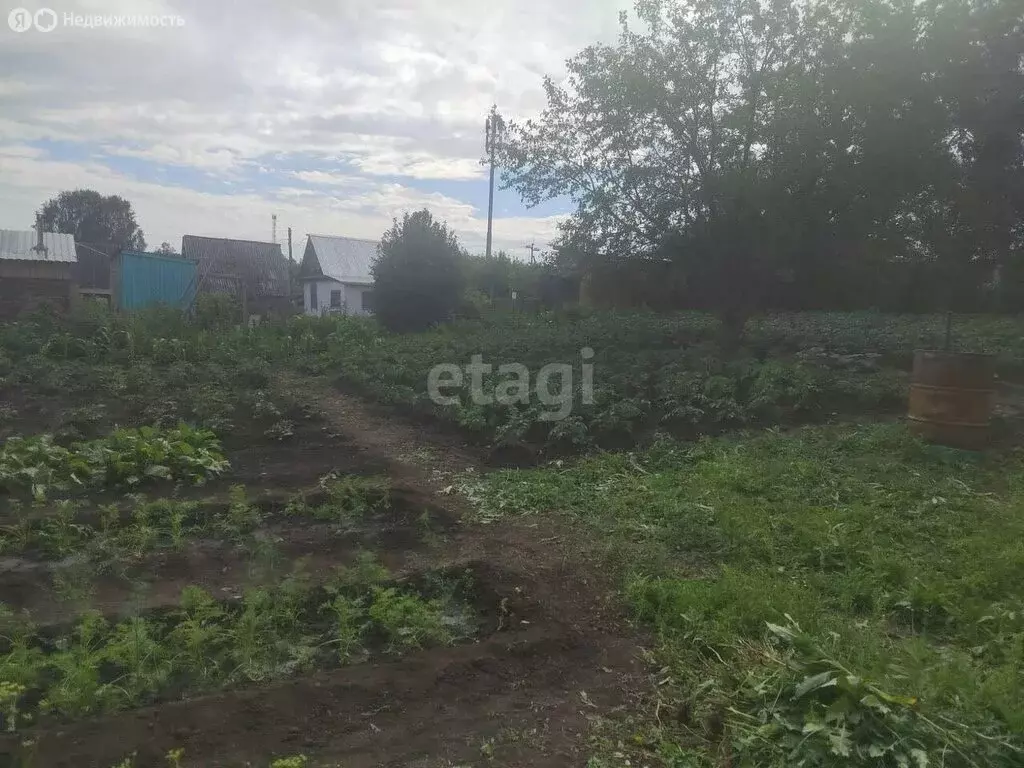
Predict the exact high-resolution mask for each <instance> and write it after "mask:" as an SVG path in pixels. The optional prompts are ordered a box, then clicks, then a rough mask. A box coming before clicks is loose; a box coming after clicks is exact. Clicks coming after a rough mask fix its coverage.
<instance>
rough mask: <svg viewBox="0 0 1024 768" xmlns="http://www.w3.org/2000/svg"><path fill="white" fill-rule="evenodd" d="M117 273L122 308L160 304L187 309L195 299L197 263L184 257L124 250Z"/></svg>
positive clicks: (119, 301) (118, 293) (119, 302)
mask: <svg viewBox="0 0 1024 768" xmlns="http://www.w3.org/2000/svg"><path fill="white" fill-rule="evenodd" d="M117 274H118V277H119V279H118V291H117V296H118V305H119V306H120V307H121V308H122V309H142V308H144V307H151V306H155V305H159V304H162V305H164V306H167V307H176V308H179V309H187V308H188V307H190V306H191V305H192V301H193V299H194V298H195V291H196V282H197V281H196V263H195V262H194V261H189V260H188V259H183V258H181V257H180V256H168V255H166V254H161V253H142V252H139V251H124V252H123V253H122V254H121V259H120V267H119V269H118V270H117Z"/></svg>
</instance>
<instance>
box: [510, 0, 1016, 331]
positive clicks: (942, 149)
mask: <svg viewBox="0 0 1024 768" xmlns="http://www.w3.org/2000/svg"><path fill="white" fill-rule="evenodd" d="M635 11H636V20H635V21H634V22H633V23H630V22H629V20H628V19H627V15H625V14H623V16H622V17H621V34H620V36H619V39H618V40H617V41H616V42H615V43H613V44H595V45H591V46H588V47H587V48H585V49H584V50H583V51H581V52H580V53H579V54H577V55H576V56H574V57H572V58H571V59H569V60H568V62H567V63H566V69H567V77H565V78H564V79H563V80H560V81H556V80H554V79H552V78H550V77H548V78H545V80H544V90H545V95H546V97H547V108H546V109H545V110H544V111H543V112H542V113H541V115H540V116H539V117H538V118H535V119H531V120H529V121H527V122H525V123H522V124H514V123H513V124H510V125H509V131H508V138H507V141H505V142H503V143H502V145H501V151H500V154H501V157H500V161H499V162H500V165H501V167H502V168H503V172H504V181H505V182H506V184H508V185H510V186H512V187H513V188H515V189H516V190H517V191H518V192H519V193H520V194H521V195H523V197H524V199H525V200H526V201H527V203H531V204H536V203H539V202H541V201H543V200H547V199H551V198H564V197H566V196H568V197H571V198H572V199H573V201H574V202H575V203H576V204H577V209H576V211H575V212H574V215H573V217H572V218H571V219H569V220H568V221H567V222H565V223H564V224H563V226H562V238H561V240H560V242H559V243H558V246H559V247H558V250H559V260H560V261H561V262H563V263H565V265H566V267H567V268H568V269H570V270H573V271H575V272H576V273H577V274H579V273H581V272H584V273H586V272H591V271H592V270H594V269H595V268H596V269H598V270H600V269H601V268H602V267H603V266H604V265H603V263H602V262H603V261H604V260H605V258H606V257H607V260H609V261H611V262H613V263H615V262H621V261H625V260H633V261H635V262H642V263H643V262H646V263H647V264H650V263H654V264H656V265H659V264H663V263H665V262H671V263H672V268H671V269H670V272H671V273H672V279H671V282H673V283H675V284H676V285H677V286H678V287H679V290H678V291H676V292H675V295H674V296H673V297H672V298H673V300H674V301H673V306H677V307H678V306H691V307H693V306H698V307H704V308H708V309H713V310H715V311H718V312H720V313H722V314H723V319H726V320H727V324H728V325H729V326H730V329H731V330H736V326H737V325H738V324H739V322H740V321H742V319H744V317H745V316H746V313H747V312H749V311H751V310H752V309H754V308H758V307H763V306H776V307H779V306H787V307H803V308H817V307H866V306H871V305H874V306H879V305H881V306H885V307H887V308H893V309H896V308H899V309H902V310H921V309H925V308H928V309H931V310H941V309H944V308H947V307H953V308H964V307H969V306H974V307H981V306H985V307H988V308H995V307H996V306H998V305H1000V304H1001V305H1003V306H1013V307H1015V308H1017V309H1019V308H1020V300H1021V292H1020V289H1019V285H1020V282H1019V280H1017V279H1009V280H1008V279H1006V278H1007V275H1008V274H1011V273H1012V274H1013V275H1015V276H1019V275H1020V273H1021V269H1022V268H1021V259H1020V252H1021V248H1022V245H1024V240H1022V236H1021V228H1020V222H1021V220H1022V217H1024V197H1022V196H1021V195H1019V194H1008V193H1006V192H1004V191H1003V190H1007V189H1013V188H1016V187H1019V185H1020V182H1021V179H1022V174H1024V145H1022V143H1021V141H1020V131H1021V124H1020V120H1019V116H1016V117H1010V115H1017V114H1018V113H1017V112H1015V110H1016V109H1017V108H1018V105H1019V104H1020V101H1021V98H1022V95H1024V73H1022V71H1021V69H1020V66H1019V65H1020V50H1021V47H1022V35H1024V29H1022V25H1021V22H1020V9H1019V3H1018V2H1016V0H991V1H986V2H977V1H964V2H942V3H904V2H894V1H893V0H861V1H860V2H856V3H848V2H820V3H805V2H799V1H798V0H781V1H779V2H772V3H751V2H746V0H718V1H717V2H704V1H703V0H644V1H643V2H639V3H637V4H636V6H635ZM967 83H971V85H970V86H968V85H967ZM981 201H989V202H988V203H982V202H981ZM837 243H842V244H843V245H842V247H837V245H836V244H837ZM596 254H601V256H597V255H596ZM647 264H644V266H647ZM994 264H998V265H1000V267H1001V269H1002V279H998V278H997V277H996V275H998V274H999V272H998V271H994V270H993V269H992V266H993V265H994Z"/></svg>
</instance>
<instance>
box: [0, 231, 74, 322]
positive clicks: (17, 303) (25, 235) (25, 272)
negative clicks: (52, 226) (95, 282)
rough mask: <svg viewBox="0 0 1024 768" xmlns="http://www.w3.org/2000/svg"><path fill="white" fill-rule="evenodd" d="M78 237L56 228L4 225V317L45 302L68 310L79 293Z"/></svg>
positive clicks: (0, 245) (0, 307)
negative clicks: (76, 276)
mask: <svg viewBox="0 0 1024 768" xmlns="http://www.w3.org/2000/svg"><path fill="white" fill-rule="evenodd" d="M75 262H76V256H75V238H74V236H72V235H65V234H58V233H56V232H42V233H39V232H37V231H32V230H30V229H26V230H14V229H0V318H3V319H9V318H13V317H16V316H17V315H18V314H20V313H21V312H25V311H30V310H32V309H35V308H36V307H38V306H40V305H42V304H50V305H54V306H56V307H58V308H60V309H62V310H65V311H66V310H67V309H69V308H70V306H71V302H72V300H73V299H74V295H75V282H74V275H73V273H72V269H73V267H74V265H75Z"/></svg>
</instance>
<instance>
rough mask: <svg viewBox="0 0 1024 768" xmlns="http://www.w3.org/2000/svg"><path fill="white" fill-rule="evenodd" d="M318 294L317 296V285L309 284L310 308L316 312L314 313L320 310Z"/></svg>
mask: <svg viewBox="0 0 1024 768" xmlns="http://www.w3.org/2000/svg"><path fill="white" fill-rule="evenodd" d="M316 294H317V284H316V283H310V284H309V308H310V309H312V310H314V311H316V310H317V309H318V307H317V295H316Z"/></svg>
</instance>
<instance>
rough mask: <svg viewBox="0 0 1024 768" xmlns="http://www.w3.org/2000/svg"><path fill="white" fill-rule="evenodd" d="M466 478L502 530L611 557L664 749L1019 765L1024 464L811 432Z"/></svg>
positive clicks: (773, 761)
mask: <svg viewBox="0 0 1024 768" xmlns="http://www.w3.org/2000/svg"><path fill="white" fill-rule="evenodd" d="M465 486H466V490H467V491H468V492H469V493H470V495H471V496H472V497H473V498H474V499H475V500H476V502H477V504H478V505H479V507H480V509H481V511H482V514H483V515H485V516H487V517H492V518H493V517H495V516H500V515H503V514H530V513H534V514H539V513H548V512H554V511H562V512H566V513H569V514H571V515H573V516H575V517H577V518H579V519H580V520H582V521H584V522H586V523H587V524H589V525H591V526H592V527H593V528H594V530H595V531H596V533H597V534H598V537H599V539H600V540H602V541H604V542H605V543H606V544H607V548H608V556H609V562H611V563H612V564H613V565H614V566H616V567H617V569H618V570H619V572H620V573H621V575H622V579H623V581H622V584H623V589H624V592H625V594H626V595H627V596H628V600H629V602H630V604H631V605H632V607H633V610H634V611H635V615H636V616H637V618H638V619H639V620H641V621H643V622H645V623H647V624H648V625H649V626H651V627H653V628H654V629H655V631H656V634H657V637H658V641H659V659H660V661H661V663H662V664H663V665H664V667H665V669H664V675H663V677H664V681H665V684H664V685H663V686H662V688H661V689H660V690H661V691H662V694H663V695H664V697H665V699H664V702H663V704H664V705H665V706H666V707H668V708H669V709H670V710H671V711H674V712H675V714H676V717H675V718H673V720H672V722H673V725H671V726H665V725H664V723H665V719H666V718H665V715H664V713H660V714H659V717H658V719H657V720H656V721H654V722H653V723H646V724H642V725H640V726H638V727H637V731H636V733H635V734H634V736H635V738H636V740H638V743H642V744H644V745H646V746H647V750H646V751H647V752H648V753H649V754H648V755H647V756H648V757H650V756H651V755H654V756H657V757H658V758H659V759H660V760H661V761H662V762H663V764H666V765H691V764H692V765H702V764H704V763H707V764H709V765H711V764H716V761H720V760H721V757H722V754H723V752H722V750H726V751H728V752H730V753H731V754H733V755H734V757H735V760H736V764H740V765H759V766H760V765H779V766H782V765H797V764H805V765H860V764H863V765H876V764H891V765H902V764H904V761H906V764H908V765H914V764H921V765H923V764H924V763H922V762H920V761H921V760H924V759H925V758H927V759H929V760H930V763H928V764H934V765H948V766H953V765H1019V764H1020V763H1021V761H1022V760H1024V752H1022V751H1021V750H1022V749H1024V742H1022V741H1021V739H1020V734H1021V733H1024V691H1022V690H1021V687H1020V685H1019V681H1020V679H1021V674H1022V672H1024V514H1022V512H1024V461H1022V456H1021V454H1020V453H1014V454H1010V455H1005V456H992V457H979V456H975V455H971V454H964V453H959V452H955V451H949V450H945V449H941V448H933V447H927V446H925V445H923V444H921V443H919V442H918V441H916V440H915V439H913V438H912V437H911V436H909V435H908V434H907V433H906V432H905V431H904V429H903V428H902V427H901V426H898V425H885V426H870V427H814V428H804V429H801V430H797V431H794V432H789V433H780V432H769V433H766V434H760V435H756V436H750V437H728V438H718V439H713V440H705V441H702V442H700V443H699V444H696V445H683V444H678V443H674V442H668V441H666V442H661V443H659V444H657V445H655V446H654V447H652V448H651V449H650V450H648V451H646V452H643V453H639V454H635V455H634V454H609V455H603V456H598V457H593V458H589V459H585V460H583V461H581V462H580V463H579V464H577V465H575V466H573V467H571V468H568V469H557V468H548V469H540V470H532V471H519V472H501V473H495V474H492V475H488V476H487V477H486V478H484V479H475V478H470V479H468V480H467V481H466V483H465ZM808 681H809V682H808ZM802 684H803V687H801V685H802ZM816 685H817V687H815V686H816ZM805 688H806V690H805ZM659 722H660V723H661V724H660V725H659ZM635 746H637V745H635ZM637 748H638V749H639V748H640V747H639V746H637ZM641 751H644V750H641ZM801 760H803V761H804V762H801Z"/></svg>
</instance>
